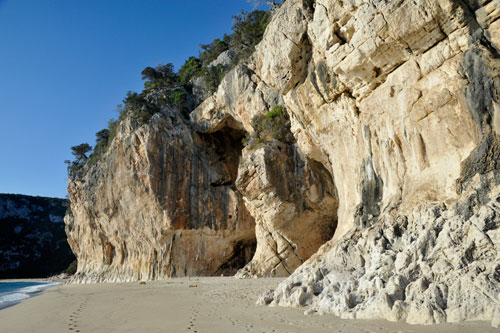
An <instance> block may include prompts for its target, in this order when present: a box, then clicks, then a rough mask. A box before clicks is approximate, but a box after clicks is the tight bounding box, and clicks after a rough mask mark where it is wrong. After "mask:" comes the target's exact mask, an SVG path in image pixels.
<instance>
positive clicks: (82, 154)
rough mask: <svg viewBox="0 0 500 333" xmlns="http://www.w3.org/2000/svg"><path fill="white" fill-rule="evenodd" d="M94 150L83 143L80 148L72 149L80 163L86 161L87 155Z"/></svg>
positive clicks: (74, 147)
mask: <svg viewBox="0 0 500 333" xmlns="http://www.w3.org/2000/svg"><path fill="white" fill-rule="evenodd" d="M91 150H92V147H91V146H90V145H89V144H88V143H82V144H79V145H78V146H73V147H71V153H72V154H73V155H74V156H75V157H76V160H77V161H78V162H81V161H84V160H86V159H87V158H88V157H87V153H88V152H89V151H91Z"/></svg>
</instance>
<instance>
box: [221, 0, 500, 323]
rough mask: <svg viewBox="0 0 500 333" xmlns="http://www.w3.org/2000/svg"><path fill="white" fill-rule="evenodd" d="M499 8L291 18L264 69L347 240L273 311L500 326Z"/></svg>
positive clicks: (446, 6) (322, 7) (384, 7)
mask: <svg viewBox="0 0 500 333" xmlns="http://www.w3.org/2000/svg"><path fill="white" fill-rule="evenodd" d="M499 9H500V4H499V3H498V2H497V1H481V2H472V1H471V2H462V1H451V0H441V1H390V2H379V1H336V0H318V1H305V0H304V1H287V2H286V3H285V5H284V6H283V8H281V9H280V11H279V12H277V13H276V15H275V16H274V18H273V21H272V22H271V24H270V26H269V27H268V30H267V31H266V35H265V36H264V40H263V41H262V42H261V43H260V44H259V45H258V47H257V51H256V53H255V54H254V60H253V63H252V64H250V65H249V66H248V67H249V71H251V72H252V73H253V75H254V77H256V78H257V82H258V84H259V85H262V86H263V85H265V86H266V87H270V88H271V89H272V90H273V91H275V92H276V93H278V94H280V95H281V96H282V98H283V101H284V105H285V106H286V108H287V110H288V112H289V114H290V117H291V121H292V127H291V130H292V132H293V134H294V136H295V138H296V141H297V145H298V147H299V148H300V150H301V151H302V152H304V153H305V154H306V156H308V157H309V158H311V159H314V160H316V161H318V162H321V163H322V164H323V165H324V166H325V168H326V169H327V170H328V171H329V172H330V173H331V175H332V179H334V180H335V187H336V189H337V193H338V202H339V210H338V224H337V229H336V232H335V236H334V238H333V240H332V241H331V242H329V243H328V244H327V245H325V246H324V247H323V248H322V249H320V251H319V252H318V253H317V254H316V255H315V256H314V257H313V258H312V259H311V260H310V261H309V262H307V263H306V264H305V265H303V266H302V267H301V268H300V269H299V270H298V271H297V272H295V273H294V274H293V275H292V277H290V278H289V279H288V280H287V281H286V282H284V283H283V284H282V285H281V286H280V287H279V288H278V289H277V290H276V291H275V292H271V293H269V294H267V295H265V296H264V297H263V298H262V299H261V302H263V303H271V304H280V305H292V306H297V305H304V304H311V305H313V309H315V310H316V311H319V312H334V313H337V314H339V315H342V316H344V317H350V318H378V317H382V318H387V319H391V320H402V319H403V320H406V321H408V322H411V323H435V322H443V321H457V320H465V319H487V320H491V319H493V324H494V325H499V322H498V318H499V314H500V307H499V305H500V303H499V301H500V299H499V298H498V295H499V292H500V276H499V273H498V272H499V269H500V267H499V266H498V262H499V254H500V243H499V239H498V235H497V234H498V229H499V227H500V218H499V215H498V213H499V206H498V185H499V183H500V178H499V173H498V172H499V164H498V161H499V159H498V158H499V157H500V155H499V150H498V148H499V145H498V142H499V136H498V135H499V134H500V133H499V132H498V128H499V127H498V119H499V118H498V117H499V113H498V112H499V110H500V108H499V104H498V102H499V97H500V96H499V92H500V76H499V74H500V72H499V68H500V58H499V53H498V51H499V49H500V47H499V44H498V41H499V35H500V29H499V27H498V24H499V23H498V22H499V21H498V18H499V16H500V14H499V13H500V11H499ZM219 93H220V91H219ZM241 99H244V97H242V98H241ZM233 113H237V114H240V115H242V114H246V113H251V111H250V110H244V111H242V110H236V111H234V112H233ZM241 119H242V123H244V118H243V117H241Z"/></svg>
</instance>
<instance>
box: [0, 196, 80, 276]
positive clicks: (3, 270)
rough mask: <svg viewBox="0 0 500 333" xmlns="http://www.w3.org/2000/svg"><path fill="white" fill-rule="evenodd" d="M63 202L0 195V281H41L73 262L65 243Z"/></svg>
mask: <svg viewBox="0 0 500 333" xmlns="http://www.w3.org/2000/svg"><path fill="white" fill-rule="evenodd" d="M68 204H69V202H68V201H67V200H64V199H56V198H45V197H32V196H27V195H18V194H0V279H15V278H17V279H19V278H45V277H48V276H52V275H56V274H59V273H61V272H62V271H63V270H64V269H66V268H67V267H68V265H69V264H70V263H71V262H72V261H73V260H75V256H74V255H73V253H71V249H70V248H69V246H68V242H67V241H66V234H65V233H64V222H63V217H64V214H65V212H66V209H67V207H68Z"/></svg>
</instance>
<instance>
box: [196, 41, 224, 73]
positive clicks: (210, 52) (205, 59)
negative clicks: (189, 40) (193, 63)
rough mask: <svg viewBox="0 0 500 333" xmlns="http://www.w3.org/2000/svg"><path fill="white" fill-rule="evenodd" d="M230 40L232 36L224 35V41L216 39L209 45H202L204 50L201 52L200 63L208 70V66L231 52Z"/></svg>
mask: <svg viewBox="0 0 500 333" xmlns="http://www.w3.org/2000/svg"><path fill="white" fill-rule="evenodd" d="M230 39H231V37H230V36H228V35H224V38H223V39H222V40H220V39H219V38H216V39H214V40H213V41H212V42H211V43H209V44H201V45H200V48H201V49H202V50H203V51H201V52H200V61H201V64H202V66H203V67H204V68H208V65H209V64H210V63H211V62H212V61H214V60H215V59H217V57H219V55H220V54H221V53H222V52H225V51H227V50H229V43H230Z"/></svg>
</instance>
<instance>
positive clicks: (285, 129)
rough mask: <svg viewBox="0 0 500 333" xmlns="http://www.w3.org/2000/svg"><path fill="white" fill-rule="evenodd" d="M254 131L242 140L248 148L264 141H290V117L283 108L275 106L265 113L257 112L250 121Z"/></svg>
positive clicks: (291, 139)
mask: <svg viewBox="0 0 500 333" xmlns="http://www.w3.org/2000/svg"><path fill="white" fill-rule="evenodd" d="M251 124H252V127H253V129H254V132H253V133H252V134H249V135H247V136H246V137H245V139H244V140H243V144H244V145H245V146H247V147H250V148H256V147H257V146H258V145H260V144H261V143H264V142H269V141H273V140H277V141H281V142H285V143H292V142H293V135H292V133H291V131H290V118H289V117H288V113H287V112H286V111H285V108H284V107H282V106H275V107H274V108H273V109H272V110H271V111H269V112H267V113H266V114H265V115H262V114H259V115H256V116H255V117H253V119H252V121H251Z"/></svg>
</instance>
